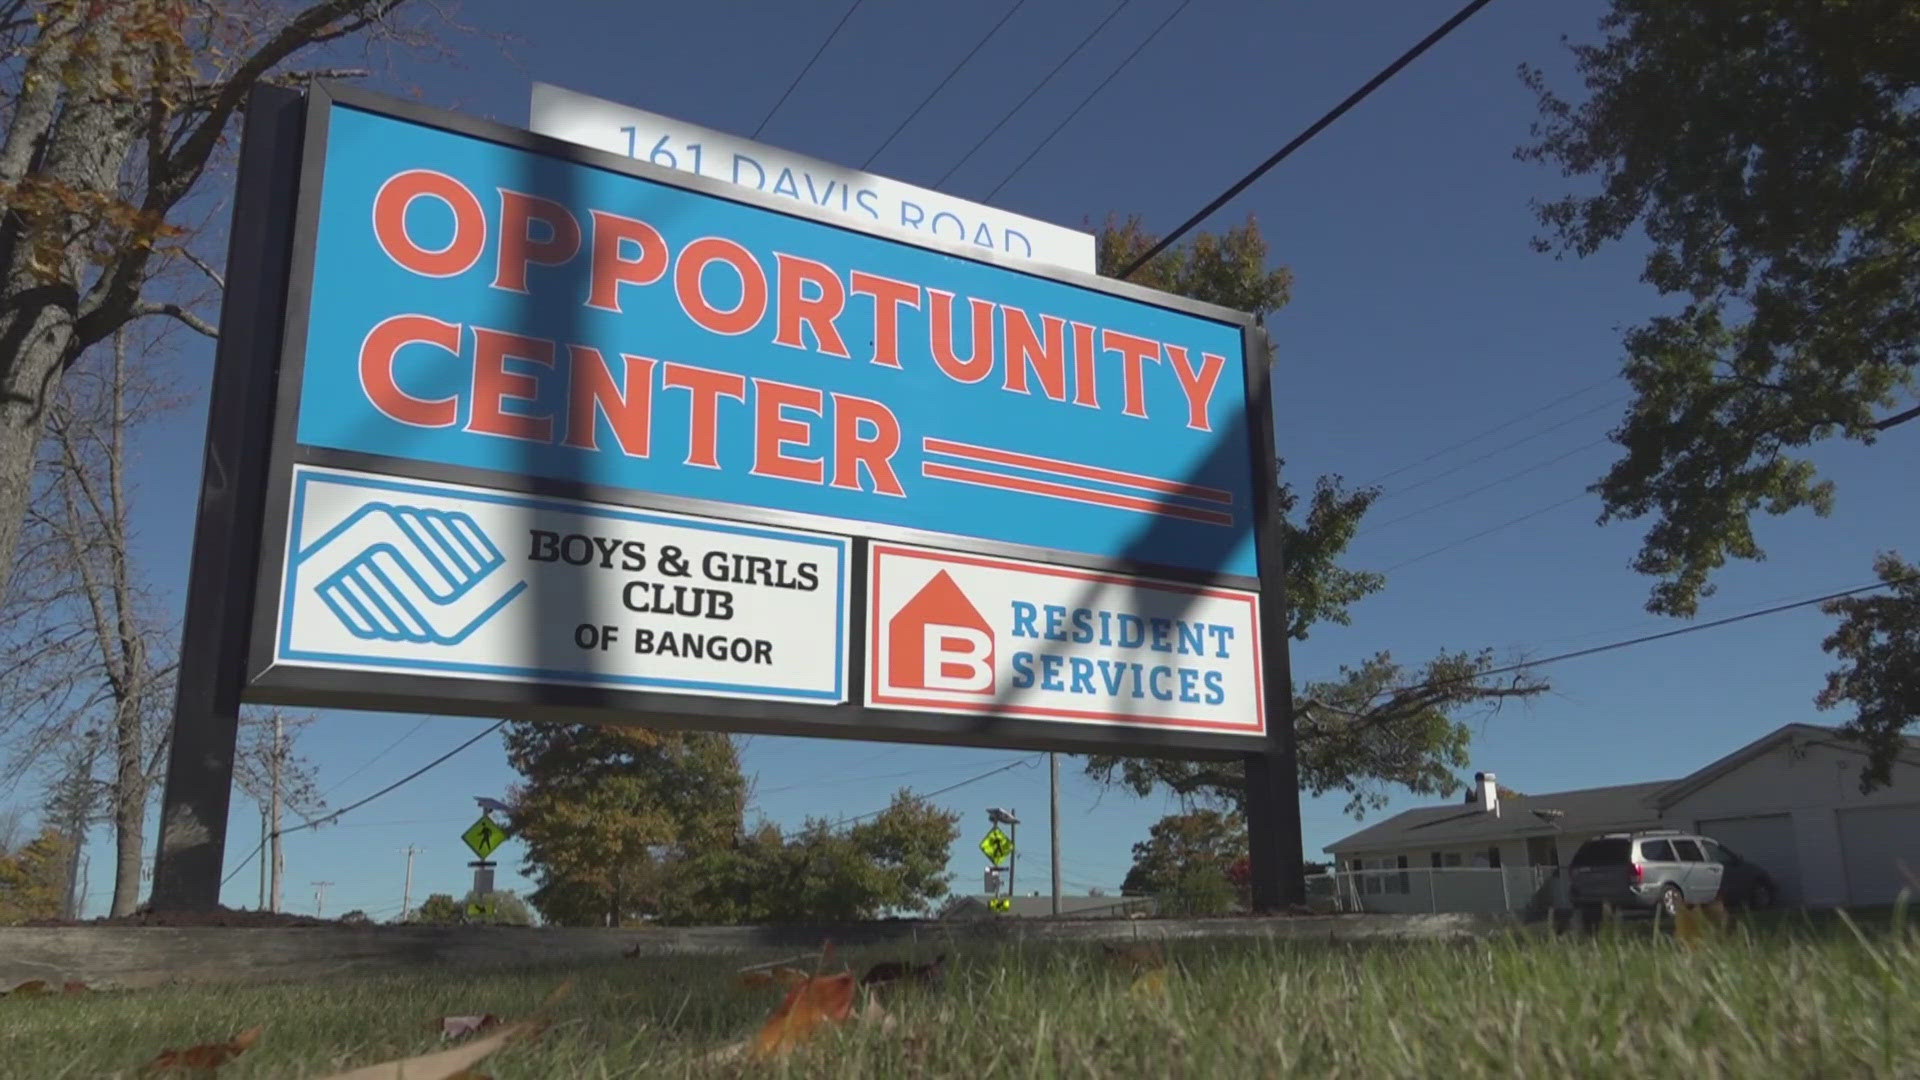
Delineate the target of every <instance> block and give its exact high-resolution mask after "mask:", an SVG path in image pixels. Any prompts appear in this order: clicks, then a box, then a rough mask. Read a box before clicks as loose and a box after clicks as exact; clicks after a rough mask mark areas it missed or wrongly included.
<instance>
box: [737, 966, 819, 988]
mask: <svg viewBox="0 0 1920 1080" xmlns="http://www.w3.org/2000/svg"><path fill="white" fill-rule="evenodd" d="M811 978H813V976H811V975H809V974H807V973H806V972H804V971H801V970H800V969H799V968H790V967H778V968H756V969H751V970H748V971H742V972H741V973H740V985H741V986H746V987H760V986H774V985H779V986H786V987H794V986H800V985H801V984H803V983H805V982H806V981H807V980H808V979H811Z"/></svg>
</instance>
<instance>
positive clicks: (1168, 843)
mask: <svg viewBox="0 0 1920 1080" xmlns="http://www.w3.org/2000/svg"><path fill="white" fill-rule="evenodd" d="M1246 854H1247V822H1246V819H1245V818H1244V817H1242V816H1241V815H1240V814H1239V813H1237V812H1233V811H1222V810H1215V809H1209V808H1204V807H1203V808H1200V809H1196V810H1190V811H1187V812H1185V813H1180V814H1169V815H1167V816H1166V817H1163V818H1161V819H1160V820H1159V821H1156V822H1154V823H1153V825H1152V827H1151V828H1149V829H1148V830H1147V839H1145V840H1143V841H1141V842H1140V843H1137V844H1135V845H1133V866H1132V867H1131V868H1130V869H1129V870H1128V871H1127V876H1126V880H1124V881H1122V882H1121V883H1120V892H1121V894H1122V895H1124V896H1152V897H1156V898H1158V899H1159V901H1160V913H1161V914H1163V915H1219V914H1223V913H1225V912H1227V911H1228V910H1230V909H1232V908H1233V906H1234V905H1235V904H1236V903H1239V902H1244V899H1245V898H1244V897H1243V896H1241V895H1240V893H1241V890H1240V888H1239V885H1238V883H1237V882H1236V881H1235V880H1234V870H1235V867H1236V866H1237V864H1238V863H1239V862H1240V861H1241V860H1242V859H1244V858H1245V857H1246Z"/></svg>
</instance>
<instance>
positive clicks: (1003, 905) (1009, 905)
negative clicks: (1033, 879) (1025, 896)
mask: <svg viewBox="0 0 1920 1080" xmlns="http://www.w3.org/2000/svg"><path fill="white" fill-rule="evenodd" d="M987 906H988V907H990V908H992V909H993V910H995V911H1012V910H1013V900H1012V899H1011V898H1009V897H1005V896H996V897H993V898H992V899H990V900H988V901H987Z"/></svg>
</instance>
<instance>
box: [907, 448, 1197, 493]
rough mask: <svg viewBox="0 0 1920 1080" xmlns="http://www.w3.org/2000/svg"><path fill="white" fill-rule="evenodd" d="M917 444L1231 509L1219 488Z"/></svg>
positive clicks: (933, 451)
mask: <svg viewBox="0 0 1920 1080" xmlns="http://www.w3.org/2000/svg"><path fill="white" fill-rule="evenodd" d="M920 444H921V446H922V447H924V448H925V450H926V452H927V453H929V454H945V455H946V456H948V457H957V458H965V459H968V460H972V461H978V462H984V463H987V464H992V465H1011V466H1014V467H1015V468H1020V469H1032V470H1033V471H1035V472H1050V473H1055V474H1057V475H1060V476H1072V477H1077V478H1079V479H1081V480H1098V481H1101V482H1103V483H1108V484H1118V485H1119V486H1121V487H1131V488H1139V489H1140V490H1142V491H1156V492H1159V493H1160V494H1162V495H1184V496H1186V497H1187V498H1190V499H1200V500H1202V501H1205V502H1212V503H1220V504H1221V505H1223V506H1232V505H1233V493H1232V492H1230V491H1222V490H1221V489H1219V488H1211V487H1203V486H1201V485H1199V484H1186V483H1181V482H1180V481H1177V480H1163V479H1161V478H1160V477H1157V476H1146V475H1144V474H1142V473H1131V472H1122V471H1121V470H1119V469H1107V468H1102V467H1100V466H1098V465H1082V464H1080V463H1079V462H1077V461H1063V460H1061V459H1059V458H1049V457H1040V456H1039V455H1037V454H1022V453H1019V452H1017V451H1014V450H996V449H994V448H993V447H991V446H975V445H973V444H972V443H963V442H954V441H953V440H951V439H933V438H927V439H922V440H920Z"/></svg>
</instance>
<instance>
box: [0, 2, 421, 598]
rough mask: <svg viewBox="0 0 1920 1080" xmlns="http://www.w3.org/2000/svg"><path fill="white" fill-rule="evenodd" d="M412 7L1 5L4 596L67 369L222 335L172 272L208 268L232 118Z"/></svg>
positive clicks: (0, 562) (0, 587)
mask: <svg viewBox="0 0 1920 1080" xmlns="http://www.w3.org/2000/svg"><path fill="white" fill-rule="evenodd" d="M401 3H402V0H315V2H312V3H308V4H304V5H292V4H287V3H282V2H277V0H113V2H111V3H108V2H104V0H8V2H6V3H0V123H4V125H5V133H4V136H0V202H3V203H4V206H5V209H6V213H5V216H4V219H0V596H3V595H4V594H5V593H6V592H7V591H8V586H9V582H10V579H11V577H12V576H13V573H14V566H15V552H16V548H17V547H18V544H19V540H20V530H21V527H22V522H23V520H24V518H25V514H26V510H27V507H28V505H29V502H30V500H31V496H32V487H33V470H32V466H33V462H34V460H35V456H36V455H35V451H36V448H37V446H38V444H39V441H40V437H41V434H42V432H43V430H44V427H45V424H46V422H47V418H48V416H49V415H50V411H51V406H52V403H53V402H54V400H55V399H56V395H57V394H58V393H59V390H60V385H61V382H62V378H63V376H64V375H65V374H66V372H67V371H68V370H69V369H70V368H72V367H73V365H74V364H75V363H77V362H78V361H79V359H80V358H81V357H82V356H84V355H85V354H86V353H87V352H88V350H90V349H91V348H92V347H93V346H95V345H97V344H100V343H102V342H105V341H108V340H110V339H111V338H112V337H113V336H114V334H115V333H116V332H118V331H119V330H121V329H122V328H123V327H125V326H127V325H128V324H129V323H132V322H133V321H135V320H137V319H142V318H145V317H149V316H159V317H171V318H174V319H176V320H178V321H180V322H182V323H183V324H185V325H188V326H191V327H192V328H193V329H194V330H196V331H198V332H200V333H204V334H207V335H209V336H211V335H212V334H213V333H214V330H213V327H212V325H211V324H210V323H209V322H208V321H207V320H206V319H205V318H203V317H202V316H200V315H198V314H196V313H194V312H193V311H192V310H191V309H190V308H189V307H187V306H185V305H183V304H182V303H181V302H180V301H179V299H178V297H177V296H174V295H173V294H171V293H170V292H169V290H168V289H167V287H166V285H165V281H164V280H163V279H165V278H167V277H168V276H169V275H175V274H199V272H200V270H201V269H202V268H204V269H207V270H211V266H210V264H209V263H208V262H207V260H206V259H204V258H202V257H200V256H197V255H195V254H193V253H192V252H191V251H190V250H189V248H188V247H187V245H186V244H185V243H184V240H185V239H186V237H185V234H186V232H187V230H188V226H189V225H190V224H192V222H191V221H190V220H189V218H188V216H187V215H188V208H189V206H190V203H191V200H190V196H192V195H193V194H194V193H195V192H197V191H200V190H203V188H204V184H203V181H204V179H205V178H206V176H207V174H208V172H209V171H210V170H211V169H212V168H213V167H214V166H215V165H216V164H217V163H218V162H219V161H220V160H221V155H222V151H223V149H224V147H225V144H226V139H227V137H228V134H229V132H230V130H231V128H232V124H233V120H234V118H235V117H236V116H237V115H238V113H239V112H240V111H241V109H242V108H243V107H244V105H245V103H246V100H247V95H248V94H249V92H251V91H252V90H253V88H254V87H256V86H258V85H260V84H262V83H263V82H276V83H282V84H300V83H303V82H305V81H306V80H307V79H309V78H310V77H311V76H312V75H313V74H314V73H313V72H300V71H293V70H290V69H289V68H288V67H287V64H288V62H289V61H291V60H293V59H294V58H295V57H297V56H298V55H300V54H301V53H303V52H306V51H309V50H311V49H313V48H314V47H315V46H319V45H324V44H326V43H329V42H336V41H340V40H342V39H344V38H348V37H352V36H356V35H359V36H366V35H369V34H382V35H388V36H391V35H393V34H395V33H396V31H397V28H396V27H395V26H394V24H393V22H392V16H393V14H394V12H395V9H397V8H399V7H400V6H401Z"/></svg>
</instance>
